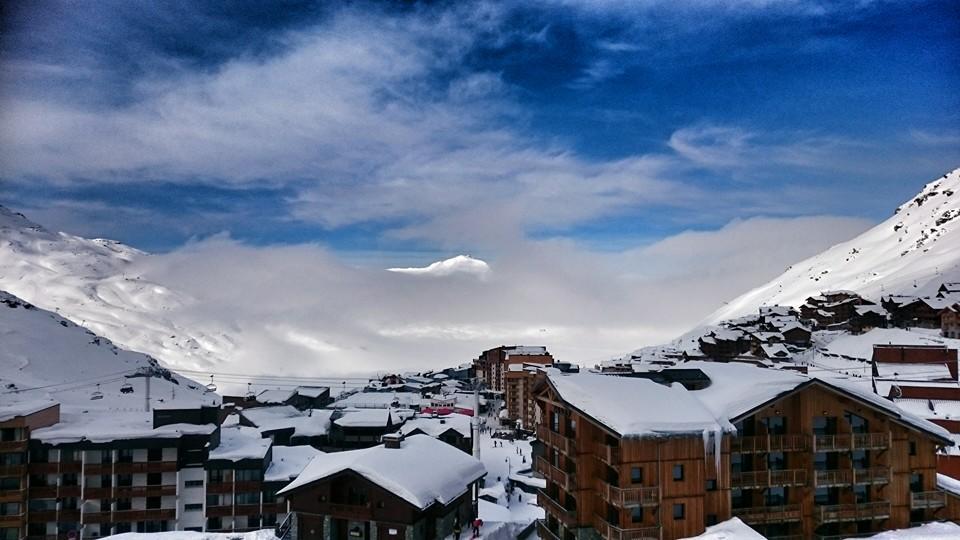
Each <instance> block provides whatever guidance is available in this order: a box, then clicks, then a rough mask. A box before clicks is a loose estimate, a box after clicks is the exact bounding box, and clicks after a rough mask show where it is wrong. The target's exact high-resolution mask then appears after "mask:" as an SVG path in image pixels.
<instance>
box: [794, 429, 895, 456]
mask: <svg viewBox="0 0 960 540" xmlns="http://www.w3.org/2000/svg"><path fill="white" fill-rule="evenodd" d="M887 448H890V434H889V433H843V434H839V435H814V436H813V451H814V452H846V451H849V450H886V449H887Z"/></svg>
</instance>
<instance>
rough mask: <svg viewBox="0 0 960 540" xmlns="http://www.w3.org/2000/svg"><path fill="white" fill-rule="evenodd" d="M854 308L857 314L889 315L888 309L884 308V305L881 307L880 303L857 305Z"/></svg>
mask: <svg viewBox="0 0 960 540" xmlns="http://www.w3.org/2000/svg"><path fill="white" fill-rule="evenodd" d="M853 309H854V311H856V312H857V315H866V314H867V313H876V314H877V315H881V316H883V317H886V316H887V310H885V309H883V307H881V306H880V305H878V304H868V305H862V306H855V307H854V308H853Z"/></svg>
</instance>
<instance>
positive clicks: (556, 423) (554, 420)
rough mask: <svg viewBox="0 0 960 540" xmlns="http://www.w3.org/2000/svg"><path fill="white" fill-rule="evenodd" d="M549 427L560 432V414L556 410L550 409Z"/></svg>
mask: <svg viewBox="0 0 960 540" xmlns="http://www.w3.org/2000/svg"><path fill="white" fill-rule="evenodd" d="M550 429H551V430H552V431H553V432H554V433H560V415H559V414H557V411H550Z"/></svg>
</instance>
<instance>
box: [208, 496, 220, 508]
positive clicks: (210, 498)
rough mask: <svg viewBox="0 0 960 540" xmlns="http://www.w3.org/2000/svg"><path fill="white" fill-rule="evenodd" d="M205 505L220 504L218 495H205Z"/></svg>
mask: <svg viewBox="0 0 960 540" xmlns="http://www.w3.org/2000/svg"><path fill="white" fill-rule="evenodd" d="M207 506H208V507H209V506H220V495H207Z"/></svg>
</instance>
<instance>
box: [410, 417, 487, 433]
mask: <svg viewBox="0 0 960 540" xmlns="http://www.w3.org/2000/svg"><path fill="white" fill-rule="evenodd" d="M471 418H472V417H470V416H466V415H464V414H448V415H446V416H440V417H431V416H419V417H414V418H411V419H410V420H407V422H406V423H405V424H404V425H403V427H401V428H400V433H403V434H404V435H406V434H408V433H411V432H413V431H416V430H417V429H419V430H420V431H422V432H423V433H425V434H427V435H430V436H431V437H439V436H440V435H441V434H443V433H444V432H446V431H448V430H450V429H453V430H455V431H456V432H457V433H459V434H460V435H463V436H464V437H467V438H469V437H470V421H471Z"/></svg>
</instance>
